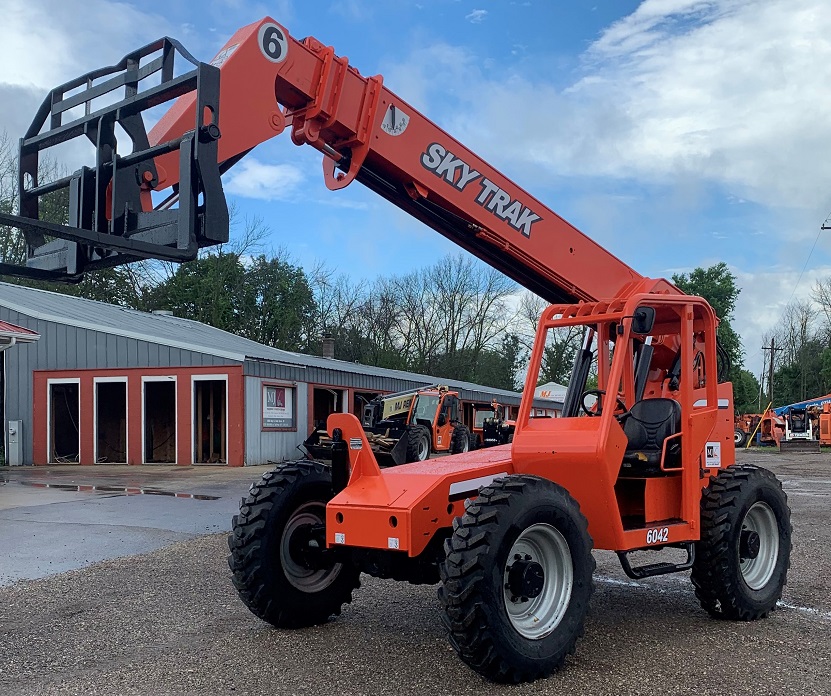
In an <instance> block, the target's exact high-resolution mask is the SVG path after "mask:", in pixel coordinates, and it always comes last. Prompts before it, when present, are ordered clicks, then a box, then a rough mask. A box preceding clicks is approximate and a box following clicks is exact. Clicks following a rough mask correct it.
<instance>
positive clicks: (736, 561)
mask: <svg viewBox="0 0 831 696" xmlns="http://www.w3.org/2000/svg"><path fill="white" fill-rule="evenodd" d="M790 518H791V511H790V509H789V508H788V499H787V496H786V495H785V493H784V491H783V490H782V485H781V484H780V483H779V481H778V480H777V478H776V477H775V476H774V475H773V474H772V473H771V472H769V471H768V470H767V469H762V468H759V467H756V466H751V465H738V466H731V467H729V468H727V469H724V470H723V471H720V472H719V473H718V475H717V476H716V477H715V478H714V479H713V480H712V481H710V485H709V486H708V487H707V488H706V489H704V492H703V495H702V498H701V540H700V541H699V542H698V543H697V544H696V548H695V562H694V563H693V567H692V582H693V585H694V586H695V594H696V596H697V597H698V599H699V601H700V602H701V606H702V607H703V608H704V609H705V610H706V611H708V612H709V613H710V615H711V616H714V617H716V618H720V619H734V620H741V621H752V620H754V619H760V618H762V617H764V616H767V614H768V613H769V612H770V611H771V610H773V608H774V607H775V606H776V602H778V601H779V599H780V598H781V597H782V589H783V588H784V586H785V583H786V582H787V575H788V568H789V567H790V557H791V519H790Z"/></svg>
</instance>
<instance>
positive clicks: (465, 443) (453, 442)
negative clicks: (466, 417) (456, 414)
mask: <svg viewBox="0 0 831 696" xmlns="http://www.w3.org/2000/svg"><path fill="white" fill-rule="evenodd" d="M469 449H470V431H468V429H467V426H464V425H462V424H461V423H459V425H457V426H455V427H454V428H453V432H452V433H451V435H450V454H461V453H462V452H467V451H468V450H469Z"/></svg>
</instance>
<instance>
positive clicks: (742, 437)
mask: <svg viewBox="0 0 831 696" xmlns="http://www.w3.org/2000/svg"><path fill="white" fill-rule="evenodd" d="M733 442H734V443H735V445H736V447H737V448H739V447H744V446H745V445H746V444H747V433H746V432H745V431H744V430H742V429H741V428H736V429H735V430H734V431H733Z"/></svg>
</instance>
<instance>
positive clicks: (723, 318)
mask: <svg viewBox="0 0 831 696" xmlns="http://www.w3.org/2000/svg"><path fill="white" fill-rule="evenodd" d="M672 282H673V283H675V284H676V285H677V286H678V288H679V289H681V290H683V291H684V292H685V293H687V294H688V295H699V296H701V297H703V298H704V299H705V300H707V302H709V303H710V305H711V306H712V308H713V310H714V311H715V313H716V316H718V318H719V320H720V323H719V326H718V339H719V342H720V343H721V346H722V348H724V350H725V352H726V353H727V356H728V358H729V360H730V371H729V372H728V379H729V380H730V381H731V382H733V383H734V385H735V384H736V383H737V382H739V381H741V380H742V376H741V372H742V369H743V367H744V349H743V348H742V341H741V337H740V336H739V334H737V333H736V332H735V330H734V329H733V327H732V326H731V324H730V322H731V321H732V319H733V312H734V310H735V309H736V300H737V299H738V297H739V293H740V292H741V288H739V287H738V286H737V285H736V276H735V275H734V274H733V273H732V272H731V271H730V269H729V268H728V266H727V264H726V263H724V262H723V261H722V262H720V263H717V264H715V265H714V266H710V267H709V268H696V269H694V270H693V271H692V272H691V273H676V274H674V275H673V276H672ZM757 397H758V394H757Z"/></svg>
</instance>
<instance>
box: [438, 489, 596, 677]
mask: <svg viewBox="0 0 831 696" xmlns="http://www.w3.org/2000/svg"><path fill="white" fill-rule="evenodd" d="M587 527H588V525H587V522H586V518H585V517H584V516H583V515H582V513H581V512H580V508H579V506H578V504H577V502H576V501H575V500H574V499H573V498H572V497H571V496H570V495H569V494H568V492H567V491H566V490H565V489H564V488H562V487H560V486H558V485H557V484H555V483H553V482H551V481H548V480H546V479H541V478H538V477H536V476H525V475H522V476H518V475H514V476H506V477H505V478H502V479H497V480H496V481H494V482H493V483H491V484H489V485H488V486H487V487H486V488H483V489H482V490H481V491H480V492H479V497H478V498H476V500H474V501H473V503H472V504H471V505H470V506H469V507H468V508H467V511H466V512H465V514H464V517H462V518H457V519H456V520H455V521H454V523H453V535H452V536H451V538H450V539H449V540H448V541H447V542H446V543H445V556H446V557H445V560H444V562H443V563H442V564H441V566H440V573H441V580H442V585H441V587H440V589H439V600H440V601H441V603H442V606H443V608H444V615H443V621H444V624H445V626H446V627H447V629H448V631H449V633H450V642H451V643H452V644H453V647H454V648H455V649H456V651H457V652H458V653H459V656H460V657H461V659H462V660H463V661H464V662H466V663H467V664H468V665H469V666H470V667H472V668H473V669H474V670H476V671H477V672H479V673H480V674H481V675H483V676H485V677H487V678H488V679H492V680H494V681H500V682H522V681H533V680H534V679H538V678H540V677H545V676H548V675H549V674H551V673H552V672H555V671H556V670H558V669H559V668H560V667H562V665H563V663H564V662H565V659H566V656H567V655H569V654H571V653H573V652H574V649H575V646H576V644H577V640H578V639H579V638H580V636H582V635H583V625H584V622H585V619H586V615H587V613H588V608H589V599H590V597H591V594H592V589H593V586H592V572H593V571H594V558H593V557H592V554H591V548H592V540H591V537H590V536H589V533H588V528H587Z"/></svg>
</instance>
